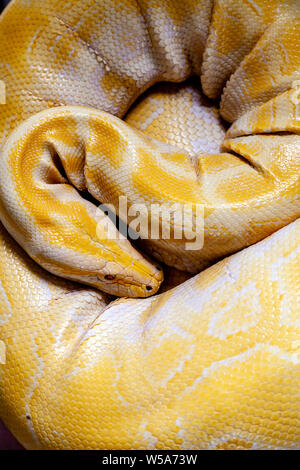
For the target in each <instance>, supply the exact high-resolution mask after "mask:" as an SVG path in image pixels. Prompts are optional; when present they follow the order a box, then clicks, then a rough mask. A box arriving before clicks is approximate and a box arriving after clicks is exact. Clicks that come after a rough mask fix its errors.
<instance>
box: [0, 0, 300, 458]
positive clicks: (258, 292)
mask: <svg viewBox="0 0 300 470" xmlns="http://www.w3.org/2000/svg"><path fill="white" fill-rule="evenodd" d="M299 23H300V8H299V2H297V1H292V0H291V1H287V0H285V1H277V0H274V1H272V2H270V1H264V0H257V1H255V2H254V1H249V0H224V1H217V0H216V1H214V2H213V1H211V2H210V1H208V0H203V1H195V0H190V1H187V2H179V1H175V0H173V1H164V2H160V1H154V0H140V1H139V2H135V1H134V0H123V1H122V2H120V1H119V0H118V1H117V0H116V1H113V0H107V1H105V0H99V1H92V0H85V1H81V2H77V1H74V0H73V1H70V2H58V1H54V0H47V1H43V4H42V8H41V2H39V1H37V0H33V1H22V0H15V1H13V2H12V4H11V5H10V6H9V8H8V9H7V10H6V11H5V13H4V14H3V15H2V17H1V19H0V57H1V64H0V72H1V79H2V80H4V81H5V83H6V89H7V104H6V105H5V106H1V108H0V118H1V120H0V130H1V139H2V150H1V160H0V166H1V176H0V179H1V192H0V196H1V197H0V199H1V205H0V216H1V220H2V221H3V223H4V224H5V226H6V227H7V229H8V230H9V232H10V233H11V234H12V235H13V237H14V238H15V239H16V240H17V242H18V243H19V244H20V245H22V246H23V248H24V249H25V250H27V251H28V253H29V255H30V257H31V258H33V259H34V260H35V261H37V262H38V263H39V264H41V265H42V266H44V267H45V268H46V269H47V270H48V271H51V272H55V273H56V274H57V275H59V276H60V277H56V276H54V275H53V274H50V273H48V272H47V271H46V270H44V269H42V268H41V267H39V266H38V264H37V263H36V262H35V261H34V260H33V259H31V258H30V257H29V256H27V255H26V254H25V252H24V251H23V250H22V248H21V247H20V246H19V245H18V244H17V243H16V242H15V241H13V239H12V238H11V237H10V235H9V234H8V233H7V232H6V230H5V228H4V227H1V231H0V278H1V289H0V339H1V340H3V341H4V342H5V345H6V364H4V365H0V415H1V417H2V419H3V421H4V422H5V423H6V424H7V426H8V427H9V428H10V430H11V431H12V432H13V434H14V435H15V436H16V437H17V439H18V440H19V441H20V442H21V443H22V444H23V445H24V446H25V447H26V448H28V449H107V448H109V449H114V448H121V449H143V448H148V449H152V448H156V449H168V448H170V449H181V448H188V449H194V448H195V449H200V448H204V449H232V448H233V449H251V448H254V449H255V448H259V449H262V448H267V449H272V448H283V449H295V448H298V447H299V445H300V431H299V429H300V428H299V418H300V416H299V385H300V384H299V379H300V373H299V333H300V331H299V311H298V310H299V308H298V306H299V301H300V298H299V290H300V289H299V284H300V274H299V261H300V221H299V220H296V219H297V217H299V210H300V207H299V177H298V174H299V147H300V137H299V135H298V133H299V104H298V101H297V99H295V98H297V96H296V95H297V87H296V86H295V84H294V82H295V81H296V80H297V79H299V78H300V73H299V67H300V35H299V31H300V30H299ZM12 46H13V47H12ZM192 75H198V76H199V77H200V80H201V83H202V88H203V91H204V93H205V94H206V95H207V96H208V97H210V98H214V99H216V98H220V97H221V94H222V98H221V102H220V113H221V116H222V117H223V118H225V119H226V120H228V121H229V122H230V123H232V125H231V127H230V128H229V129H228V130H227V133H226V136H225V137H224V134H225V128H224V126H223V124H222V123H221V121H220V119H219V117H218V112H217V111H216V109H215V108H213V107H211V106H208V105H206V104H205V99H204V98H201V99H200V98H199V96H200V95H199V96H198V95H197V91H196V88H197V87H195V82H194V81H192V82H190V83H189V84H188V85H172V86H171V87H169V86H168V85H161V88H156V90H155V91H153V92H148V93H150V94H149V95H148V96H147V95H146V96H143V97H142V98H141V99H140V100H139V102H138V103H137V104H136V105H135V107H134V108H133V109H131V110H130V111H129V113H127V111H128V109H129V106H130V105H131V104H132V103H133V102H134V101H135V100H136V98H137V97H138V96H139V95H140V94H141V93H142V92H143V91H144V90H146V89H148V88H149V87H150V86H151V85H153V84H154V83H156V82H158V81H162V80H164V81H174V82H180V81H183V80H185V79H187V78H188V77H190V76H192ZM225 85H226V86H225ZM164 86H165V87H167V90H164V89H163V87H164ZM173 87H175V88H173ZM176 87H177V88H176ZM224 87H225V88H224ZM170 90H173V91H174V96H175V97H176V98H174V100H178V103H179V108H180V109H181V110H183V111H182V124H181V125H179V126H178V127H177V123H173V122H172V119H173V116H174V112H173V111H172V109H173V108H172V106H173V105H174V100H173V99H172V97H171V95H172V92H171V91H170ZM222 90H223V92H222ZM180 102H182V103H184V104H180ZM61 105H66V107H63V108H62V107H58V106H61ZM53 106H55V108H53V109H51V110H47V108H51V107H53ZM91 107H92V108H95V109H91ZM43 110H44V111H43ZM40 111H42V113H41V114H39V115H36V113H37V112H40ZM107 112H108V113H111V114H112V115H114V116H111V115H109V114H105V113H107ZM125 113H127V114H126V116H125ZM31 116H32V117H31ZM124 116H125V120H126V121H127V124H124V123H122V122H121V121H120V120H118V119H117V118H121V117H124ZM26 119H28V120H26ZM22 121H24V122H23V123H21V122H22ZM162 129H163V130H162ZM11 131H13V132H12V133H10V132H11ZM141 132H142V133H141ZM212 136H213V137H212ZM153 138H156V139H159V140H161V141H164V143H159V142H157V141H154V140H153ZM223 138H224V141H223ZM222 141H223V142H222ZM170 145H172V146H173V147H172V148H171V147H170ZM127 146H129V147H130V149H131V150H130V152H129V151H127ZM174 146H177V148H176V150H175V149H174ZM99 148H100V150H99ZM162 148H163V149H164V152H162V150H161V149H162ZM51 149H52V150H51ZM53 149H54V150H55V151H53ZM132 155H136V156H137V158H136V159H133V157H132ZM61 165H63V167H64V170H65V175H64V174H63V173H62V171H61ZM65 177H67V178H68V180H69V183H70V184H67V181H66V179H64V178H65ZM53 183H55V185H54V184H53ZM58 184H60V185H61V186H59V187H58ZM71 184H72V185H73V186H75V188H76V189H77V190H80V191H82V190H89V192H90V193H91V194H92V195H93V196H94V197H96V198H98V199H99V200H101V201H103V200H104V201H105V202H115V198H116V197H117V196H118V195H121V194H124V195H126V196H128V198H129V199H130V202H136V201H143V202H145V203H146V204H149V201H152V200H153V199H154V201H157V200H159V198H161V199H162V200H163V202H165V201H167V202H173V201H177V200H179V201H180V202H184V203H186V202H189V203H191V202H192V203H200V204H202V205H203V207H204V210H205V213H204V215H205V220H204V224H205V238H204V247H203V250H200V251H199V252H198V253H193V252H189V253H188V252H186V251H184V250H183V249H182V247H180V246H178V245H176V244H175V243H174V241H172V240H171V241H168V242H167V241H163V240H159V241H157V242H153V241H149V242H147V241H146V240H145V241H143V242H142V243H141V247H142V249H145V250H146V251H148V252H150V253H152V254H153V256H155V257H157V258H159V259H161V260H163V261H165V262H168V264H170V265H171V266H175V267H176V268H181V269H183V268H184V269H185V270H188V271H191V272H192V271H199V270H200V269H202V268H203V267H205V266H208V265H211V264H212V263H213V262H214V261H215V260H216V259H218V258H219V257H221V256H224V255H228V254H231V253H234V252H236V251H237V250H241V251H240V252H239V253H236V254H233V255H232V256H230V257H229V258H226V259H224V260H222V261H220V262H218V263H216V264H214V265H213V266H211V267H209V268H207V269H205V270H204V271H202V272H200V273H199V274H197V275H196V276H194V277H192V278H191V279H189V280H187V281H186V282H184V283H183V284H180V285H179V286H177V287H176V288H174V289H172V290H168V291H167V292H163V293H162V294H160V295H156V296H153V297H149V298H145V299H118V300H116V301H114V302H111V303H109V298H108V296H107V295H106V294H104V293H102V292H100V291H99V290H95V289H93V288H91V287H84V286H79V285H78V284H75V283H73V282H72V281H68V280H64V279H62V277H67V278H72V279H77V280H80V281H81V282H83V283H88V284H92V285H93V286H95V287H98V288H100V289H102V290H105V291H106V292H111V293H113V294H116V293H117V295H130V296H144V295H148V294H149V292H148V293H147V292H146V290H147V289H146V286H151V287H152V292H155V291H156V290H157V289H158V288H159V284H160V282H161V280H162V272H161V271H159V270H158V269H157V264H156V263H153V264H152V263H151V262H150V261H149V260H148V259H146V258H145V257H144V256H143V255H142V254H140V253H138V252H137V251H136V250H135V249H134V248H133V247H131V245H129V243H127V242H125V241H124V243H123V244H122V243H120V242H116V243H115V242H114V243H115V245H114V246H113V247H112V245H111V243H112V242H111V241H109V240H102V245H101V247H99V244H98V240H97V238H96V237H95V223H96V221H97V215H96V213H95V209H94V206H93V205H92V204H91V203H88V202H87V201H86V200H84V199H82V198H81V197H80V196H79V193H78V192H76V189H74V188H72V187H71ZM51 185H52V186H51ZM69 203H72V210H70V209H69V210H68V204H69ZM72 211H74V213H73V212H72ZM74 214H75V216H74ZM60 217H63V219H60ZM59 220H63V221H64V223H63V224H61V226H60V227H59V224H58V221H59ZM68 224H69V225H68ZM62 226H63V227H64V230H63V229H62ZM65 227H67V228H66V229H65ZM274 232H275V233H274ZM72 237H73V238H72ZM87 240H88V241H87ZM260 240H261V241H260ZM251 244H253V246H250V247H248V248H245V247H247V246H248V245H251ZM112 248H113V249H112ZM243 248H244V249H243ZM109 249H112V250H111V251H112V252H113V255H112V254H111V252H110V254H109V256H108V251H109ZM180 263H181V264H180ZM172 269H173V268H172ZM177 274H178V273H177ZM177 274H176V271H175V270H174V271H172V270H170V271H169V272H168V276H169V277H171V278H172V277H174V278H175V277H177ZM107 275H110V276H113V279H111V278H109V279H105V276H107ZM168 276H167V277H168ZM181 276H182V278H185V277H188V276H189V275H188V274H185V273H182V275H181ZM179 277H180V275H179ZM176 283H177V282H175V281H174V284H176ZM129 284H130V286H129ZM171 284H172V283H171ZM152 292H150V294H151V293H152Z"/></svg>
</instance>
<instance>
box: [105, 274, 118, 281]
mask: <svg viewBox="0 0 300 470" xmlns="http://www.w3.org/2000/svg"><path fill="white" fill-rule="evenodd" d="M115 278H116V276H113V275H112V274H106V275H105V276H104V279H106V280H107V281H113V280H114V279H115Z"/></svg>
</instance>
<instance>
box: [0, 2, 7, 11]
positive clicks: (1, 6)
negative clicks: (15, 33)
mask: <svg viewBox="0 0 300 470" xmlns="http://www.w3.org/2000/svg"><path fill="white" fill-rule="evenodd" d="M8 2H9V0H0V11H2V10H3V8H4V7H5V6H6V5H7V4H8Z"/></svg>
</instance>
